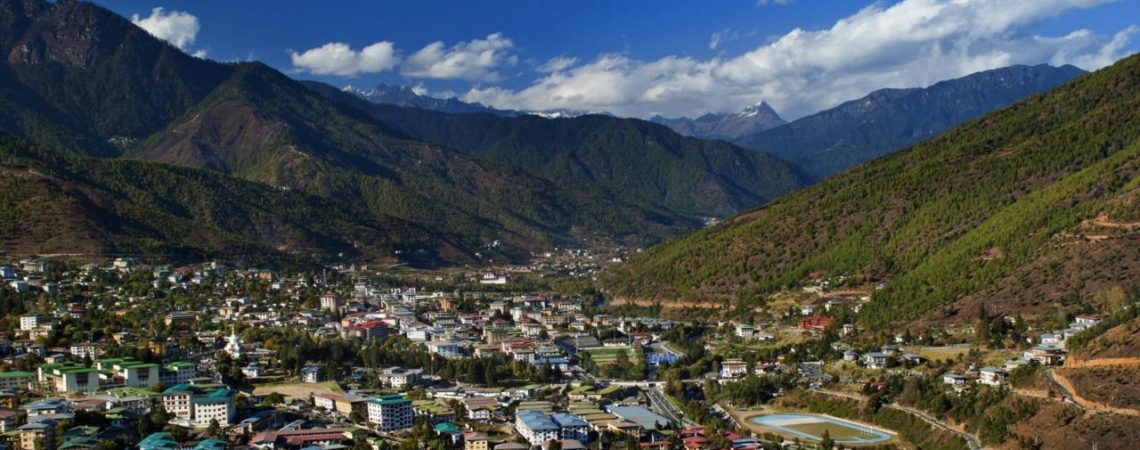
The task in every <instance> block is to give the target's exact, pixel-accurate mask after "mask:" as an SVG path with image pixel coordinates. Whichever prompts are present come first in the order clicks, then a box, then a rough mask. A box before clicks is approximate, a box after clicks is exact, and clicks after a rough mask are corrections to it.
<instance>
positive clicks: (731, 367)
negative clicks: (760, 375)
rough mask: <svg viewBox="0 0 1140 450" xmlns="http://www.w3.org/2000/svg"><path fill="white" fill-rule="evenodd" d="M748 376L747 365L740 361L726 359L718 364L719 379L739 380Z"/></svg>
mask: <svg viewBox="0 0 1140 450" xmlns="http://www.w3.org/2000/svg"><path fill="white" fill-rule="evenodd" d="M747 374H748V365H747V364H745V363H744V361H743V360H741V359H735V358H733V359H726V360H724V361H723V362H721V363H720V377H721V378H740V377H743V376H745V375H747Z"/></svg>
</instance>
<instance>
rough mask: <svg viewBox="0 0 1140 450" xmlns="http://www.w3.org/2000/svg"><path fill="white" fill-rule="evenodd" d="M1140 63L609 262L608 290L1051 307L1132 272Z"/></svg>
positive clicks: (902, 307) (898, 309)
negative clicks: (828, 286) (807, 294)
mask: <svg viewBox="0 0 1140 450" xmlns="http://www.w3.org/2000/svg"><path fill="white" fill-rule="evenodd" d="M1138 119H1140V56H1132V57H1129V58H1126V59H1123V60H1121V61H1120V62H1118V63H1117V64H1115V65H1113V66H1110V67H1108V68H1105V69H1102V70H1100V71H1098V72H1096V73H1093V74H1089V75H1085V76H1081V77H1079V78H1077V79H1076V80H1074V81H1073V82H1070V83H1068V84H1065V85H1063V86H1061V87H1060V88H1058V89H1055V90H1053V91H1051V92H1049V93H1048V94H1045V95H1039V96H1035V97H1032V98H1030V99H1028V100H1025V101H1022V102H1019V103H1017V104H1015V105H1013V106H1011V107H1009V108H1006V109H1004V110H1001V111H999V112H996V113H993V114H990V115H987V116H984V117H982V118H980V119H977V120H974V121H972V122H969V123H968V124H966V125H964V126H962V127H959V128H956V129H954V130H951V131H948V132H946V133H943V134H941V135H939V136H937V137H935V138H934V139H931V140H929V141H927V142H924V143H921V144H918V145H916V146H915V147H913V148H911V149H909V150H906V151H903V152H900V153H897V154H894V155H891V156H888V157H885V158H881V159H878V160H876V161H873V162H871V163H869V164H866V165H864V166H861V167H859V168H857V169H854V170H852V171H850V172H848V173H845V174H843V175H840V176H836V177H834V178H831V179H828V180H825V181H823V182H822V183H819V184H817V185H814V186H812V187H810V188H808V189H805V190H803V191H800V192H797V193H795V194H792V195H790V196H788V197H785V198H783V199H781V200H778V201H776V202H774V203H772V204H770V205H768V206H765V207H762V208H760V209H757V210H755V211H751V212H748V213H745V214H742V215H740V216H737V217H735V218H733V219H731V220H728V221H726V222H724V223H722V224H721V225H718V226H716V227H712V228H709V229H705V230H701V231H698V232H696V233H693V234H692V235H689V236H687V237H685V238H681V239H677V240H674V241H670V242H667V243H665V244H662V245H659V246H657V247H654V248H652V249H649V250H647V251H646V252H643V253H642V254H640V255H638V256H637V257H635V258H632V259H631V260H629V261H628V262H627V263H624V264H622V265H621V266H619V267H617V268H615V269H614V270H613V271H612V272H611V273H610V274H609V275H608V277H607V282H606V287H607V289H608V290H609V292H610V293H611V295H614V296H617V297H621V298H640V299H669V300H676V299H691V300H696V301H725V300H727V301H731V302H737V303H738V304H746V305H747V304H757V303H759V302H762V301H763V299H764V298H765V295H766V294H769V293H772V292H774V291H777V290H779V289H782V288H788V287H792V286H796V285H797V284H799V283H802V282H804V281H806V280H808V279H810V278H815V277H820V276H824V275H828V274H847V275H850V276H851V277H852V278H851V280H852V281H851V282H852V283H859V282H866V283H868V284H871V283H878V282H882V283H885V284H884V285H883V287H882V289H879V290H876V291H875V292H874V294H873V296H872V301H871V302H870V304H868V305H867V306H866V307H864V308H863V309H862V312H861V317H862V320H863V321H864V322H865V323H867V324H883V323H890V322H896V321H900V320H913V319H919V318H929V319H932V320H942V319H950V320H954V319H955V318H962V317H974V316H972V315H970V314H972V312H973V311H976V310H977V307H978V305H980V304H983V303H984V304H986V305H987V308H991V312H993V311H996V312H998V313H1008V312H1019V311H1020V312H1026V313H1033V312H1050V311H1054V310H1059V311H1064V310H1071V309H1073V308H1077V307H1079V306H1080V305H1081V304H1082V303H1087V302H1100V301H1103V300H1100V299H1103V298H1105V297H1106V293H1110V292H1113V291H1115V290H1118V289H1119V290H1123V291H1124V292H1130V291H1131V289H1132V287H1133V286H1134V285H1135V284H1136V283H1137V282H1138V280H1137V279H1136V276H1135V275H1136V273H1140V246H1137V245H1136V242H1137V240H1138V239H1140V142H1138V139H1140V120H1138Z"/></svg>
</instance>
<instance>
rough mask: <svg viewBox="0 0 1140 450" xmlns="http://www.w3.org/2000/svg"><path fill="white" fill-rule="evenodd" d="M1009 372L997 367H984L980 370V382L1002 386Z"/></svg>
mask: <svg viewBox="0 0 1140 450" xmlns="http://www.w3.org/2000/svg"><path fill="white" fill-rule="evenodd" d="M1007 375H1008V374H1007V373H1006V371H1005V370H1004V369H999V368H997V367H983V368H981V369H980V370H978V376H979V377H978V382H979V383H982V384H984V385H987V386H1002V385H1004V384H1005V378H1006V376H1007Z"/></svg>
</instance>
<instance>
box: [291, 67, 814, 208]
mask: <svg viewBox="0 0 1140 450" xmlns="http://www.w3.org/2000/svg"><path fill="white" fill-rule="evenodd" d="M308 86H309V87H311V88H312V89H314V90H315V91H317V92H320V93H321V94H323V95H325V96H327V97H329V98H331V99H335V100H336V101H338V102H340V103H342V104H346V105H350V106H352V107H354V108H357V109H360V110H363V111H366V112H368V113H369V114H370V115H371V116H372V117H374V118H376V119H377V120H379V121H380V122H382V123H384V124H385V125H386V126H388V127H390V128H392V129H393V130H395V131H397V132H399V133H401V134H403V135H406V136H411V137H414V138H416V139H420V140H423V141H427V142H432V143H435V144H438V145H441V146H444V147H448V148H454V149H457V150H460V151H463V152H465V153H468V154H470V155H473V156H475V157H478V158H482V159H488V160H491V161H495V162H497V163H501V164H505V165H509V166H511V167H516V168H519V169H521V170H523V171H525V172H527V173H531V174H534V175H536V176H539V177H542V178H544V179H547V180H550V181H551V182H553V183H555V184H558V185H574V186H596V187H600V188H602V189H604V190H605V191H606V192H608V193H610V194H611V195H613V196H614V197H615V198H619V199H622V200H624V201H626V202H629V203H632V204H650V205H655V206H658V207H661V208H663V209H664V210H667V211H671V212H674V213H676V214H680V215H683V216H688V217H693V216H708V217H722V216H726V215H731V214H734V213H736V212H739V211H742V210H745V209H748V208H752V207H755V206H756V205H760V204H763V203H765V202H767V201H769V200H771V199H774V198H777V197H779V196H782V195H784V194H787V193H789V192H791V191H793V190H795V189H797V188H799V187H802V186H804V185H805V179H804V177H802V176H801V175H800V174H799V173H798V171H796V170H795V169H794V168H792V167H791V166H789V165H788V164H787V163H785V162H783V161H780V160H779V159H777V158H773V157H771V156H769V155H766V154H763V153H758V152H753V151H750V150H747V149H743V148H740V147H736V146H733V145H731V144H728V143H726V142H721V141H704V140H699V139H694V138H688V137H684V136H680V135H678V134H677V133H674V132H672V131H670V130H669V129H668V128H666V127H663V126H660V125H656V124H652V123H648V122H645V121H641V120H636V119H620V118H615V117H610V116H603V115H586V116H580V117H574V118H565V119H546V118H542V117H537V116H530V115H526V116H520V117H498V116H494V115H490V114H443V113H439V112H434V111H427V110H422V109H408V108H399V107H396V106H392V105H383V104H371V103H368V102H364V101H362V100H360V99H358V98H355V97H353V96H351V95H347V94H345V93H342V92H340V91H338V90H336V89H335V88H332V87H331V86H327V85H322V84H319V83H308Z"/></svg>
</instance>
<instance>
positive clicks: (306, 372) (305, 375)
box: [301, 365, 321, 383]
mask: <svg viewBox="0 0 1140 450" xmlns="http://www.w3.org/2000/svg"><path fill="white" fill-rule="evenodd" d="M301 382H302V383H320V382H321V368H320V367H317V366H314V365H307V366H305V367H302V368H301Z"/></svg>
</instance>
